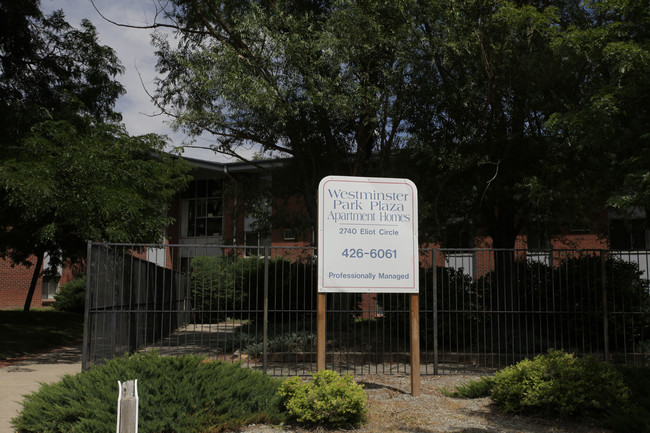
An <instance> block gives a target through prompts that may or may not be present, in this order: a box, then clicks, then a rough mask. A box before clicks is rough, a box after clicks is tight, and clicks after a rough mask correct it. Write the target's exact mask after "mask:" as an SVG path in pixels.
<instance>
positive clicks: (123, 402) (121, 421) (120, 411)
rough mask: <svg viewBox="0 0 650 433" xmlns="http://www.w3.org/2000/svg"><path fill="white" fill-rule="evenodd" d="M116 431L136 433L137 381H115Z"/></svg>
mask: <svg viewBox="0 0 650 433" xmlns="http://www.w3.org/2000/svg"><path fill="white" fill-rule="evenodd" d="M117 384H118V386H119V388H120V393H119V397H118V398H117V433H138V381H137V379H136V380H128V381H126V382H124V383H121V382H119V381H118V382H117Z"/></svg>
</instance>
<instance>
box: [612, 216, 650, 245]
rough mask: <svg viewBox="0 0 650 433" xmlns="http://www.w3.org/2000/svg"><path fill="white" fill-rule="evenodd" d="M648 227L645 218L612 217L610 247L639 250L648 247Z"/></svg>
mask: <svg viewBox="0 0 650 433" xmlns="http://www.w3.org/2000/svg"><path fill="white" fill-rule="evenodd" d="M648 237H649V233H648V229H647V223H646V220H645V219H630V220H622V219H611V220H610V221H609V247H610V249H612V250H622V251H637V250H645V249H648V246H649V245H650V242H648Z"/></svg>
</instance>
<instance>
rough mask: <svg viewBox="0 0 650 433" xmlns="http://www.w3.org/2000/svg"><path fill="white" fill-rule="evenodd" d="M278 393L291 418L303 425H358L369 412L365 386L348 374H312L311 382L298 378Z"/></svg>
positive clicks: (284, 385) (286, 384) (327, 372)
mask: <svg viewBox="0 0 650 433" xmlns="http://www.w3.org/2000/svg"><path fill="white" fill-rule="evenodd" d="M279 394H280V395H281V396H282V399H283V400H282V401H283V404H284V406H285V407H286V409H287V411H288V413H289V416H291V417H292V418H295V419H296V420H297V421H298V422H302V423H308V424H325V425H328V426H331V427H349V426H359V425H361V424H363V423H364V422H365V419H366V414H367V412H368V408H367V406H366V393H365V391H364V390H363V387H362V386H361V385H359V384H357V383H355V382H354V380H353V379H352V376H350V375H349V374H346V375H345V376H339V375H338V374H337V373H336V372H333V371H330V370H323V371H320V372H318V373H315V374H312V380H311V381H309V382H303V380H302V379H301V378H300V377H297V376H296V377H293V378H291V379H288V380H287V381H285V382H284V383H283V384H282V386H281V387H280V391H279Z"/></svg>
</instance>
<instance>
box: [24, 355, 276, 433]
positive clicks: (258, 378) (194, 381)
mask: <svg viewBox="0 0 650 433" xmlns="http://www.w3.org/2000/svg"><path fill="white" fill-rule="evenodd" d="M132 379H138V394H139V397H140V401H139V407H140V409H139V431H140V432H143V433H145V432H175V433H190V432H192V433H193V432H217V431H221V430H223V429H226V428H237V427H240V426H242V425H246V424H249V423H252V422H256V423H257V422H265V421H267V422H274V423H277V422H282V421H283V420H284V415H283V413H282V410H281V406H280V398H279V396H278V395H277V391H278V388H279V386H280V380H278V379H273V378H271V377H268V376H266V375H264V374H263V373H261V372H256V371H253V370H250V369H246V368H242V367H240V366H239V365H236V364H230V363H223V362H212V361H209V360H207V359H206V358H204V357H201V356H196V355H186V356H179V357H159V356H157V355H155V354H145V355H141V354H136V355H132V356H127V357H123V358H116V359H113V360H111V361H109V362H108V363H107V364H105V365H102V366H99V367H94V368H93V369H92V370H90V371H86V372H83V373H80V374H77V375H75V376H69V375H68V376H64V377H63V379H62V380H61V381H60V382H57V383H54V384H46V385H42V386H41V388H40V389H39V390H38V391H37V392H35V393H33V394H30V395H28V396H26V397H25V399H24V400H23V402H22V406H23V408H22V411H21V412H20V414H19V415H18V417H17V418H15V419H14V420H12V423H13V425H14V427H15V429H16V430H18V431H20V432H25V433H27V432H70V431H78V432H93V433H102V432H106V433H109V432H114V431H115V425H116V419H117V418H116V417H117V397H118V385H117V381H118V380H119V381H127V380H132Z"/></svg>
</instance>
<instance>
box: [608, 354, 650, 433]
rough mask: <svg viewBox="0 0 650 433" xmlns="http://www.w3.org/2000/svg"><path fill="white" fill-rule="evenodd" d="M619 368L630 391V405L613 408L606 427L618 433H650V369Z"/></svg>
mask: <svg viewBox="0 0 650 433" xmlns="http://www.w3.org/2000/svg"><path fill="white" fill-rule="evenodd" d="M617 368H618V370H619V371H620V372H621V374H622V376H623V381H624V382H625V384H626V385H627V387H628V388H629V389H630V394H631V398H630V405H629V406H626V407H618V408H613V410H612V413H611V414H610V415H609V416H608V417H607V418H606V419H605V421H604V426H605V427H607V428H609V429H610V430H612V431H614V432H616V433H627V432H635V433H650V369H647V368H634V367H627V366H617Z"/></svg>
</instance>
